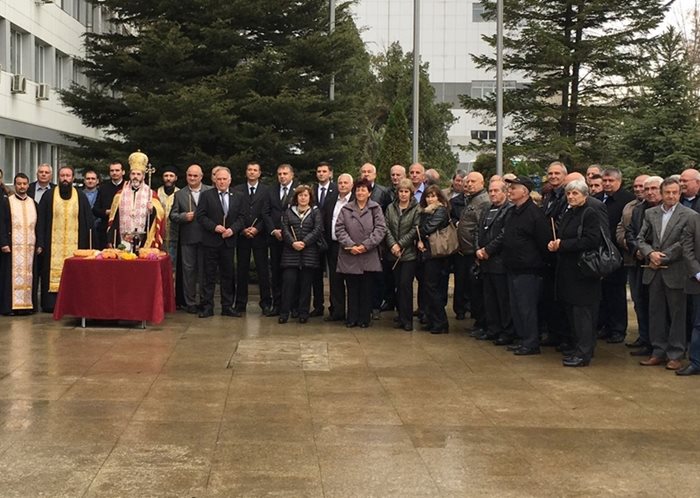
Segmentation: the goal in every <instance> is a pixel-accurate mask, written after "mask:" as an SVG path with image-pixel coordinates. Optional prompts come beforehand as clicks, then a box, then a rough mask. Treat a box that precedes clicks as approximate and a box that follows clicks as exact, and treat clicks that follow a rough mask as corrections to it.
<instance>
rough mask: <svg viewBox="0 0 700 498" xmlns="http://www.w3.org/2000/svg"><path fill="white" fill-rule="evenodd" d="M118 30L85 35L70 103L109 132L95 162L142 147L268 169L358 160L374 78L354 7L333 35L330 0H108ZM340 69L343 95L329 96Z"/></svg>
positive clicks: (167, 160) (66, 95)
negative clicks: (80, 74) (80, 77)
mask: <svg viewBox="0 0 700 498" xmlns="http://www.w3.org/2000/svg"><path fill="white" fill-rule="evenodd" d="M100 2H101V4H102V5H103V6H105V7H107V8H108V9H110V10H111V11H112V12H113V13H114V19H113V28H114V29H112V30H111V32H109V33H104V34H89V35H87V37H86V49H87V54H88V56H87V58H86V59H85V60H84V61H83V67H84V71H85V74H86V75H87V77H88V78H89V80H90V81H91V84H90V86H89V87H80V86H73V87H72V88H71V89H69V90H68V91H65V92H63V94H62V97H63V101H64V103H65V104H66V105H67V106H68V107H69V108H71V109H72V110H73V112H75V113H76V114H77V115H78V116H80V118H81V119H82V120H83V122H84V123H85V124H87V125H89V126H93V127H97V128H100V129H102V130H103V131H104V133H105V135H106V140H105V141H102V142H97V143H91V142H87V141H84V140H82V141H78V145H79V149H78V152H77V153H78V154H80V155H83V156H84V157H85V158H86V159H91V160H104V159H106V158H108V157H115V156H117V155H118V157H119V156H120V157H125V155H126V154H128V153H129V152H131V151H133V150H135V149H136V148H140V149H142V150H144V151H146V152H147V153H148V154H149V156H150V157H151V159H152V162H153V164H154V165H156V166H159V165H175V166H178V167H179V168H180V169H184V168H185V167H186V166H187V165H188V164H190V163H192V162H199V163H200V164H203V165H205V166H209V167H210V166H213V165H214V164H215V163H223V164H226V165H229V166H233V167H234V169H239V168H240V171H242V168H243V166H244V164H245V163H246V161H248V160H251V159H255V160H258V161H260V162H261V164H262V165H263V169H264V170H265V171H266V172H267V173H272V172H274V170H275V168H276V165H277V164H279V163H282V162H289V163H292V164H293V165H295V166H301V167H308V168H313V167H314V165H315V163H316V162H318V161H320V160H330V161H332V162H333V163H336V164H338V165H342V164H345V163H347V164H357V163H358V162H359V160H360V157H359V153H358V152H357V150H358V143H359V136H360V134H361V132H362V129H363V125H364V122H363V119H358V116H365V115H366V113H367V110H366V106H367V103H366V101H365V100H364V99H363V92H364V89H365V88H366V87H367V86H371V85H372V82H373V79H372V75H371V73H370V72H369V55H368V54H367V52H366V51H365V49H364V46H363V43H362V40H361V39H360V37H359V34H358V31H357V28H356V27H355V25H354V22H353V20H352V17H351V15H350V12H349V10H348V5H347V4H343V5H339V6H338V8H337V13H336V29H335V32H334V33H333V34H332V35H329V24H328V22H329V21H328V18H329V15H328V14H329V13H328V2H327V1H325V0H308V1H305V2H296V1H292V0H255V1H253V0H161V1H158V2H143V1H141V0H104V1H102V0H100ZM333 75H334V76H335V100H334V101H332V102H331V101H330V100H329V87H330V82H331V77H332V76H333Z"/></svg>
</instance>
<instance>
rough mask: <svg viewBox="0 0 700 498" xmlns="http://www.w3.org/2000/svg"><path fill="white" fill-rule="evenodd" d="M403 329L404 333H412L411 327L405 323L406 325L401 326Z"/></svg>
mask: <svg viewBox="0 0 700 498" xmlns="http://www.w3.org/2000/svg"><path fill="white" fill-rule="evenodd" d="M403 329H404V330H405V331H406V332H412V331H413V325H411V324H408V323H407V324H406V325H404V326H403Z"/></svg>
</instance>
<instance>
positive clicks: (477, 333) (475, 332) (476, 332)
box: [469, 327, 488, 339]
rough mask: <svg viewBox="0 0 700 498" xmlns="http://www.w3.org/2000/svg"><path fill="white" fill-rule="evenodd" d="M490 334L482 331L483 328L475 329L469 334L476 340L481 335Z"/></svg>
mask: <svg viewBox="0 0 700 498" xmlns="http://www.w3.org/2000/svg"><path fill="white" fill-rule="evenodd" d="M486 333H488V331H486V330H484V329H482V328H481V327H475V328H473V329H472V331H471V332H469V337H474V338H475V339H476V338H477V337H479V336H481V335H484V334H486Z"/></svg>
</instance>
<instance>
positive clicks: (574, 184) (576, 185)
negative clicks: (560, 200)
mask: <svg viewBox="0 0 700 498" xmlns="http://www.w3.org/2000/svg"><path fill="white" fill-rule="evenodd" d="M572 190H577V191H578V192H581V193H582V194H583V195H585V196H587V195H588V185H587V184H586V181H585V180H572V181H570V182H569V183H567V184H566V187H564V192H571V191H572Z"/></svg>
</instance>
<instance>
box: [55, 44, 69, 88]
mask: <svg viewBox="0 0 700 498" xmlns="http://www.w3.org/2000/svg"><path fill="white" fill-rule="evenodd" d="M67 64H68V57H66V56H65V55H63V54H61V53H58V52H56V67H55V70H56V74H55V75H54V86H55V87H56V88H57V89H59V90H61V89H63V88H65V71H66V65H67Z"/></svg>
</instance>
